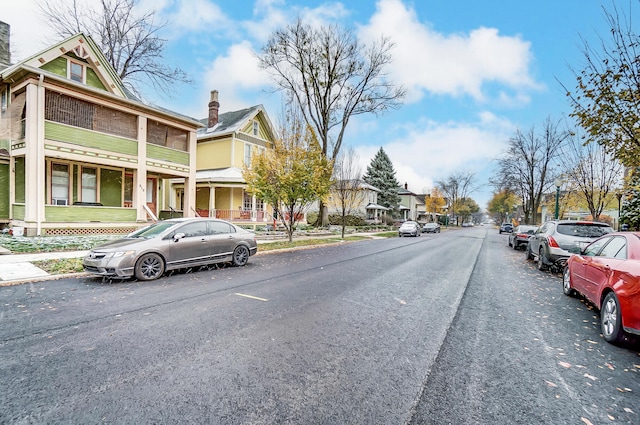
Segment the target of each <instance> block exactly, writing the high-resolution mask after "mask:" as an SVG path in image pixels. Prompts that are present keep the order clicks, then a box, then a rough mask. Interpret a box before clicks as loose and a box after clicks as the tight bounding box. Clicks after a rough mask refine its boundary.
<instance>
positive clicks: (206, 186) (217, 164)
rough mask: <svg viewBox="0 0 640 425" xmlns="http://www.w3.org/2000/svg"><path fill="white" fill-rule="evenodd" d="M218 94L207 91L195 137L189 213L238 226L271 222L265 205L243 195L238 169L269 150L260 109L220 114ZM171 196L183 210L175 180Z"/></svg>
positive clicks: (268, 128) (269, 131) (269, 135)
mask: <svg viewBox="0 0 640 425" xmlns="http://www.w3.org/2000/svg"><path fill="white" fill-rule="evenodd" d="M219 108H220V103H219V102H218V91H217V90H213V91H212V92H211V100H210V102H209V115H208V117H207V118H205V119H203V120H201V122H202V124H203V125H204V127H203V128H200V129H199V130H198V133H197V149H196V200H195V209H194V211H193V212H194V213H196V214H198V215H200V216H202V217H216V218H220V219H223V220H228V221H232V222H234V223H236V224H240V225H251V226H254V227H255V226H256V225H260V224H267V223H271V222H272V220H273V216H272V211H273V210H272V208H271V206H268V205H264V204H263V202H262V201H261V200H260V199H257V198H256V197H255V196H252V195H251V194H249V193H247V191H246V187H247V185H246V182H245V180H244V178H243V177H242V168H243V166H245V165H247V166H248V165H249V164H250V163H251V157H252V156H254V155H256V154H259V153H262V152H264V151H265V149H272V148H273V141H274V138H275V133H274V130H273V127H272V125H271V121H270V120H269V117H268V115H267V113H266V111H265V109H264V107H263V106H262V105H257V106H252V107H249V108H246V109H241V110H239V111H230V112H225V113H222V114H220V113H219ZM170 196H171V197H173V198H174V199H175V206H176V209H177V210H183V208H184V202H183V184H182V182H180V181H176V182H174V184H173V187H172V193H171V194H170Z"/></svg>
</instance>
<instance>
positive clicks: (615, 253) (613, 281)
mask: <svg viewBox="0 0 640 425" xmlns="http://www.w3.org/2000/svg"><path fill="white" fill-rule="evenodd" d="M562 291H563V292H564V294H565V295H569V296H570V295H572V294H574V292H578V293H580V294H582V295H583V296H584V297H585V298H586V299H588V300H589V301H590V302H591V303H593V304H594V305H595V306H596V308H598V309H599V310H600V328H601V330H602V335H603V336H604V339H605V340H606V341H608V342H612V343H618V342H621V341H622V340H623V339H624V334H625V333H629V334H635V335H640V233H638V232H631V233H629V232H624V233H622V232H619V233H610V234H607V235H605V236H602V237H600V238H599V239H596V240H595V241H593V242H592V243H591V244H589V245H587V247H586V248H584V249H582V250H581V251H580V253H579V254H577V255H572V256H571V257H570V258H569V260H568V261H567V266H566V267H565V269H564V273H563V276H562Z"/></svg>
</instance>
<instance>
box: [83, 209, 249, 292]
mask: <svg viewBox="0 0 640 425" xmlns="http://www.w3.org/2000/svg"><path fill="white" fill-rule="evenodd" d="M257 251H258V245H257V243H256V237H255V234H254V233H251V232H249V231H247V230H244V229H242V228H240V227H237V226H235V225H233V224H231V223H229V222H226V221H223V220H216V219H214V218H176V219H170V220H163V221H158V222H156V223H153V224H151V225H149V226H146V227H143V228H142V229H139V230H137V231H135V232H133V233H131V234H129V235H127V236H126V237H124V238H122V239H117V240H115V241H111V242H107V243H105V244H102V245H99V246H97V247H95V248H93V249H92V250H91V251H89V253H88V254H87V255H86V256H85V257H84V259H83V260H82V264H83V266H84V269H85V271H86V272H88V273H93V274H96V275H99V276H106V277H114V278H125V277H131V276H135V277H136V278H138V279H139V280H153V279H157V278H159V277H160V276H162V275H163V274H164V272H165V271H167V270H174V269H182V268H187V267H193V266H201V265H206V264H211V263H222V262H230V263H232V264H233V265H234V266H244V265H245V264H246V263H247V261H248V260H249V257H250V256H251V255H253V254H255V253H256V252H257Z"/></svg>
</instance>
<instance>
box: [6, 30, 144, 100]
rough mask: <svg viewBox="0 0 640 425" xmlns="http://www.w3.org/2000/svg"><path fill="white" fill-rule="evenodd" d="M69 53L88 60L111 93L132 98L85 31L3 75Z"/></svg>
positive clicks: (17, 65)
mask: <svg viewBox="0 0 640 425" xmlns="http://www.w3.org/2000/svg"><path fill="white" fill-rule="evenodd" d="M68 53H73V54H75V55H76V56H77V57H79V58H80V59H83V60H85V61H87V63H88V64H89V66H91V68H93V69H94V70H95V71H96V74H97V75H98V77H99V78H100V80H101V81H102V83H103V84H104V86H105V88H106V90H107V91H108V92H109V93H111V94H114V95H117V96H121V97H125V98H129V99H131V98H132V94H131V92H129V91H128V90H126V89H125V87H124V85H123V84H122V81H121V80H120V78H119V77H118V75H117V73H116V72H115V70H114V69H113V67H112V66H111V64H110V63H109V61H107V59H106V57H105V56H104V54H103V53H102V51H101V50H100V48H99V47H98V45H97V44H96V43H95V41H93V39H92V38H91V36H88V35H85V34H84V33H78V34H75V35H73V36H71V37H69V38H67V39H65V40H62V41H60V42H59V43H57V44H54V45H53V46H50V47H48V48H46V49H44V50H42V51H40V52H38V53H36V54H34V55H32V56H29V57H28V58H26V59H24V60H22V61H20V62H18V63H16V64H14V65H11V66H10V67H8V68H6V69H5V70H3V71H2V73H1V75H2V77H3V78H4V77H5V75H7V76H8V75H10V74H12V73H14V72H15V71H17V70H19V69H22V68H35V69H39V68H41V67H42V66H43V65H44V64H46V63H49V62H51V61H53V60H54V59H57V58H59V57H61V56H65V55H66V54H68ZM133 98H134V99H136V98H135V96H133ZM136 100H137V99H136Z"/></svg>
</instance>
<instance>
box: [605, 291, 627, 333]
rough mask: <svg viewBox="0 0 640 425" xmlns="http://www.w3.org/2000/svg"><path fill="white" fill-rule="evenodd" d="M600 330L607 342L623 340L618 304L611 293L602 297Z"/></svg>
mask: <svg viewBox="0 0 640 425" xmlns="http://www.w3.org/2000/svg"><path fill="white" fill-rule="evenodd" d="M600 329H601V330H602V336H604V339H605V340H606V341H607V342H611V343H618V342H621V341H622V339H623V336H624V332H623V330H622V314H621V313H620V304H619V303H618V298H617V297H616V295H615V294H614V293H613V292H609V293H608V294H607V296H606V297H604V302H603V303H602V309H601V310H600Z"/></svg>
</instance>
